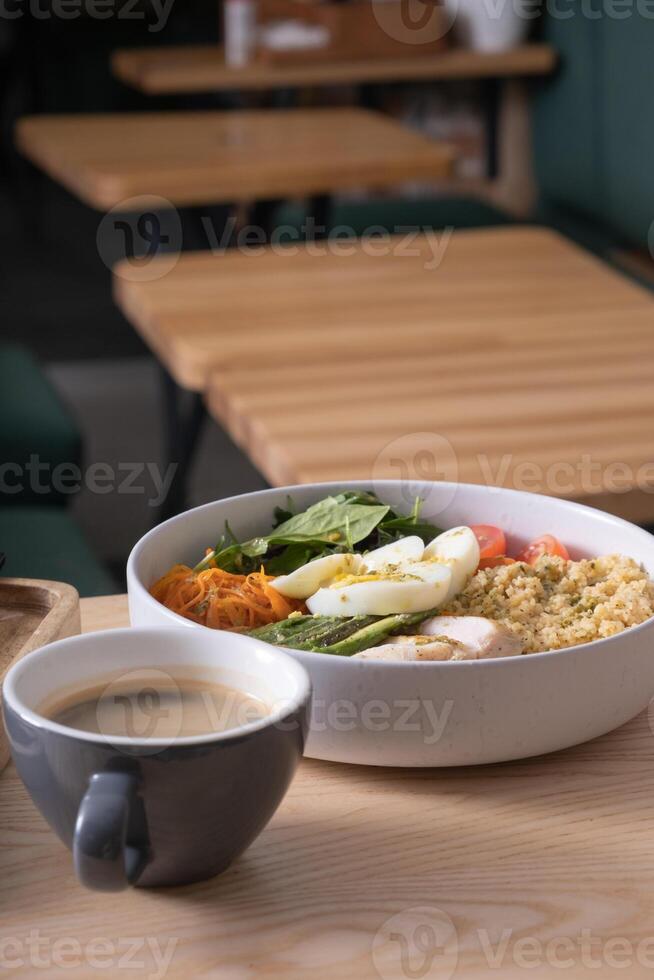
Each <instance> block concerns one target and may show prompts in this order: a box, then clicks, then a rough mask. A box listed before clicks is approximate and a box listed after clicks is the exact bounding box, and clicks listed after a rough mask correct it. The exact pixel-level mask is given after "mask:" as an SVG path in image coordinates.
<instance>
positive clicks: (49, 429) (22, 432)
mask: <svg viewBox="0 0 654 980" xmlns="http://www.w3.org/2000/svg"><path fill="white" fill-rule="evenodd" d="M0 418H2V425H0V465H2V471H1V478H2V479H1V481H0V503H1V504H2V506H6V505H17V504H25V503H34V504H41V505H42V504H45V503H47V504H50V503H53V502H57V503H65V501H66V496H65V494H57V493H56V492H55V491H54V490H53V489H52V488H50V489H48V490H47V492H46V493H38V492H37V490H36V489H35V487H34V482H35V481H34V480H31V479H30V476H29V471H28V470H27V469H26V467H27V466H28V465H29V464H30V458H31V457H38V462H39V463H40V464H46V465H47V467H48V474H46V470H45V469H43V470H42V473H41V475H40V477H39V482H40V483H42V484H44V485H45V484H46V482H47V483H48V484H49V483H50V482H51V481H50V479H49V478H48V477H49V474H51V473H52V471H53V470H54V468H55V467H56V466H58V465H60V464H62V463H73V464H77V463H79V460H80V452H81V437H80V433H79V431H78V429H77V427H76V425H75V423H74V421H73V419H72V417H71V415H70V414H69V412H68V411H67V410H66V408H65V406H64V405H63V404H62V402H61V400H60V398H59V396H58V394H57V392H56V391H55V390H54V388H53V387H52V385H51V384H50V382H49V381H48V379H47V378H46V377H45V375H44V374H43V373H42V371H41V370H40V368H39V366H38V365H37V363H36V361H35V360H34V359H33V357H32V356H31V354H30V353H29V352H28V351H27V350H25V349H24V348H23V347H18V346H9V345H0ZM19 483H20V484H22V489H20V490H18V491H16V490H15V489H14V488H15V487H16V485H17V484H19Z"/></svg>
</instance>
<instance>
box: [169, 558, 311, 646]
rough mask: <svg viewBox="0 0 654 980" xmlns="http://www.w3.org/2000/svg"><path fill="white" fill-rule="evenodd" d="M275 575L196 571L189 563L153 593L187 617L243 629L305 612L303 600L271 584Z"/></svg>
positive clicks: (221, 627)
mask: <svg viewBox="0 0 654 980" xmlns="http://www.w3.org/2000/svg"><path fill="white" fill-rule="evenodd" d="M273 578H274V576H272V575H266V573H265V572H264V570H263V568H261V570H260V571H258V572H251V573H250V574H249V575H234V574H232V573H231V572H226V571H224V569H222V568H215V567H214V568H206V569H204V571H201V572H194V571H193V569H192V568H189V566H188V565H173V567H172V568H171V569H170V571H169V572H167V573H166V574H165V575H164V576H163V578H160V579H159V581H158V582H155V584H154V585H153V586H152V588H151V589H150V594H151V595H152V596H154V598H155V599H157V600H158V601H159V602H161V603H162V604H163V605H164V606H166V607H167V608H168V609H171V610H172V611H173V612H176V613H179V615H180V616H184V617H185V618H186V619H191V620H193V621H194V622H196V623H202V624H203V625H204V626H209V627H211V628H212V629H218V630H237V631H241V632H242V631H244V630H250V629H256V628H257V627H258V626H266V625H267V624H268V623H277V622H279V620H281V619H286V618H287V617H288V616H290V614H291V613H292V612H295V611H301V612H305V611H306V607H305V606H304V603H302V602H299V601H298V600H296V599H287V598H286V597H285V596H283V595H281V594H280V593H279V592H277V590H276V589H274V588H273V587H272V586H271V584H270V583H271V582H272V580H273Z"/></svg>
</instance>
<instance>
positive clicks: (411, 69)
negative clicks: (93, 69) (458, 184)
mask: <svg viewBox="0 0 654 980" xmlns="http://www.w3.org/2000/svg"><path fill="white" fill-rule="evenodd" d="M555 64H556V53H555V51H554V49H553V48H551V47H550V46H549V45H547V44H525V45H522V46H520V47H517V48H514V49H512V50H511V51H503V52H499V53H487V52H483V51H470V50H467V49H465V48H451V49H449V50H445V51H442V52H440V53H439V54H438V55H434V54H430V55H428V56H425V55H420V54H419V53H418V52H415V53H413V54H411V56H410V57H407V58H392V59H388V58H379V59H364V60H361V61H335V62H322V63H321V62H320V61H319V60H316V61H312V62H308V63H307V64H305V65H293V66H279V65H265V64H251V65H247V66H246V67H244V68H230V67H229V66H228V65H226V64H225V58H224V54H223V49H222V48H221V47H218V46H217V45H184V46H179V47H172V46H171V47H168V46H165V47H158V48H123V49H120V50H118V51H114V53H113V55H112V57H111V67H112V70H113V73H114V75H115V76H116V77H117V78H119V79H120V80H121V81H122V82H125V84H127V85H131V86H132V87H133V88H136V89H138V90H139V91H140V92H143V93H145V94H146V95H166V94H178V93H183V92H211V91H215V92H226V91H234V90H240V91H255V90H265V89H276V88H286V87H288V88H290V87H296V86H297V87H300V86H312V85H316V86H318V85H320V86H324V85H351V84H367V83H374V82H388V81H396V82H400V81H421V80H422V81H425V80H429V79H441V80H447V79H474V78H511V77H518V76H528V75H546V74H548V73H549V72H551V71H552V70H553V68H554V66H555Z"/></svg>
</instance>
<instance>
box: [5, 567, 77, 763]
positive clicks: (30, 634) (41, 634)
mask: <svg viewBox="0 0 654 980" xmlns="http://www.w3.org/2000/svg"><path fill="white" fill-rule="evenodd" d="M79 631H80V612H79V595H78V594H77V590H76V589H74V588H73V586H72V585H67V584H66V583H65V582H50V581H46V580H44V579H27V578H0V684H1V683H2V680H3V678H4V675H5V674H6V673H7V671H8V670H9V668H10V667H11V666H12V664H14V663H16V661H17V660H20V658H21V657H24V656H25V654H26V653H29V652H30V651H31V650H36V649H37V647H40V646H43V645H44V644H45V643H52V642H53V641H54V640H61V639H63V638H64V637H66V636H74V635H75V634H76V633H79ZM8 761H9V743H8V741H7V738H6V735H5V731H4V726H3V724H2V699H1V698H0V771H1V770H2V769H3V768H4V767H5V766H6V765H7V763H8Z"/></svg>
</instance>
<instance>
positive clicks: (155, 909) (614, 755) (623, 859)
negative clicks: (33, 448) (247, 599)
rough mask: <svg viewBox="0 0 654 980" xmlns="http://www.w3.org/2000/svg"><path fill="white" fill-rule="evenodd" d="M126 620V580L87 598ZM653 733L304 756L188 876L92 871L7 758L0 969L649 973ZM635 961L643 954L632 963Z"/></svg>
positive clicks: (653, 911) (74, 972)
mask: <svg viewBox="0 0 654 980" xmlns="http://www.w3.org/2000/svg"><path fill="white" fill-rule="evenodd" d="M82 623H83V628H84V629H86V630H90V629H108V628H111V627H117V626H125V625H127V624H128V619H127V602H126V598H125V597H124V596H110V597H107V598H101V599H83V600H82ZM652 746H653V741H652V733H651V730H650V727H649V725H648V719H647V714H646V713H643V714H642V715H640V716H639V717H638V718H636V719H634V721H632V722H630V723H629V724H628V725H625V726H624V727H623V728H621V729H619V730H618V731H616V732H613V733H611V734H610V735H606V736H603V737H602V738H598V739H596V740H595V741H593V742H589V743H588V744H587V745H581V746H579V747H577V748H574V749H569V750H567V751H565V752H557V753H555V754H554V755H549V756H544V757H542V758H539V759H531V760H528V761H526V762H512V763H508V764H506V765H496V766H487V767H479V768H467V769H448V770H443V769H441V770H428V769H425V770H410V769H374V768H364V767H359V766H342V765H336V764H333V763H323V762H314V761H312V760H310V759H306V760H304V761H303V762H302V764H301V766H300V769H299V771H298V774H297V776H296V778H295V780H294V782H293V783H292V785H291V788H290V790H289V792H288V795H287V796H286V798H285V800H284V801H283V803H282V805H281V806H280V808H279V810H278V811H277V813H276V814H275V816H274V817H273V819H272V820H271V822H270V824H269V825H268V827H267V828H266V829H265V830H264V831H263V833H262V834H261V836H260V837H259V838H258V840H257V841H255V843H254V844H253V845H252V847H251V848H250V849H249V850H248V851H247V852H246V853H245V854H244V855H243V857H241V858H240V859H239V860H238V861H237V862H236V863H235V864H234V866H233V867H232V868H230V869H229V870H228V871H227V872H225V874H223V875H221V876H220V877H218V878H214V879H213V880H211V881H207V882H204V883H201V884H198V885H191V886H187V887H185V888H169V889H158V890H154V891H148V890H141V891H140V890H138V889H134V890H132V891H130V892H123V893H121V894H117V895H111V894H107V893H104V894H100V893H93V892H88V891H85V890H83V889H82V888H81V887H80V886H79V885H78V884H77V882H76V880H75V877H74V874H73V868H72V861H71V856H70V854H69V853H68V851H66V849H65V848H64V847H63V845H62V844H61V843H60V842H59V841H58V840H57V838H56V837H55V836H54V834H53V833H52V831H50V830H49V828H48V827H47V825H46V824H45V822H44V821H43V820H42V818H41V817H40V815H39V814H38V812H37V811H36V809H35V808H34V806H33V805H32V803H31V801H30V800H29V798H28V796H27V793H26V792H25V790H24V789H23V787H22V785H21V783H20V781H19V779H18V777H17V775H16V772H15V769H14V768H13V766H10V767H9V768H8V769H6V770H5V771H4V773H2V775H0V826H2V835H0V900H1V901H2V904H3V923H2V926H3V927H2V938H1V940H0V969H5V970H7V972H8V975H9V974H11V975H12V976H17V977H23V976H25V977H36V976H48V977H55V976H57V977H58V976H64V975H65V976H71V977H80V978H89V977H96V976H105V977H107V976H111V977H115V976H118V975H119V974H120V975H122V974H123V973H125V974H126V975H131V974H132V972H134V974H135V975H136V974H138V975H139V976H149V977H157V978H159V980H161V978H164V977H165V978H167V980H188V978H189V977H226V978H232V977H233V978H237V977H238V978H251V977H259V976H265V977H269V978H271V980H306V978H307V977H309V976H313V977H319V978H327V977H338V978H339V980H380V978H381V980H403V978H406V977H408V976H423V977H425V978H431V977H433V978H437V980H457V978H465V980H482V978H487V977H488V976H489V975H491V974H495V973H496V974H497V975H498V976H501V977H502V980H522V978H524V976H525V974H526V973H527V972H528V973H529V974H530V975H533V976H537V977H550V976H553V975H557V976H558V975H559V973H561V974H562V975H564V976H565V975H566V974H568V975H570V976H574V977H575V978H578V977H586V976H587V977H588V978H598V980H612V978H614V977H615V976H617V975H624V976H628V977H629V980H641V978H642V980H645V978H647V977H651V971H652V967H653V966H654V940H653V939H652V922H653V921H654V884H653V883H654V857H653V856H652V846H651V845H652V834H653V832H654V818H653V816H652V806H651V801H652V794H653V793H654V770H653V768H652V751H653V749H652ZM625 967H626V969H625Z"/></svg>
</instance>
